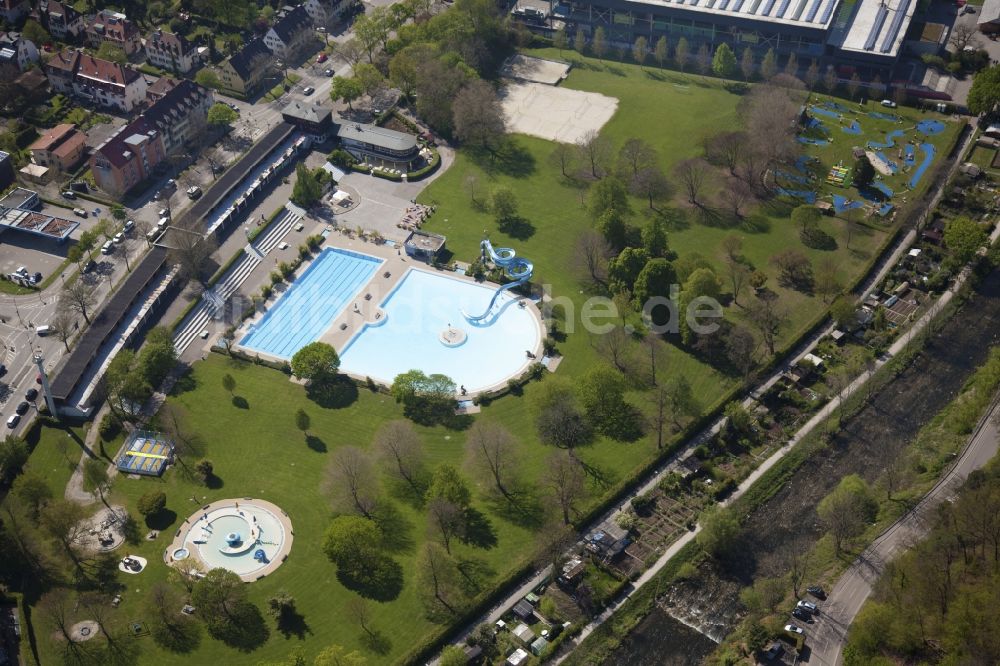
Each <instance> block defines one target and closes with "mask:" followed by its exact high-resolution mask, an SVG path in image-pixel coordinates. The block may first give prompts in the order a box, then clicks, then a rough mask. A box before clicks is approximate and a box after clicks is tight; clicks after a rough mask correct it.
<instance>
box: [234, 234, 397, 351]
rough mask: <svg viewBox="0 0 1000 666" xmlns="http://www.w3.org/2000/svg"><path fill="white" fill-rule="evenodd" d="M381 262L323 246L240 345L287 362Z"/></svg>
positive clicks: (326, 325)
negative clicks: (323, 248)
mask: <svg viewBox="0 0 1000 666" xmlns="http://www.w3.org/2000/svg"><path fill="white" fill-rule="evenodd" d="M381 264H382V260H381V259H377V258H376V257H371V256H368V255H366V254H359V253H357V252H351V251H350V250H341V249H338V248H329V247H328V248H326V249H325V250H323V251H322V252H321V253H320V255H319V256H318V257H316V259H314V260H313V262H312V264H311V265H310V266H309V268H307V269H306V271H305V273H303V274H302V275H301V276H300V277H299V278H298V279H297V280H295V282H294V283H292V285H291V286H290V287H289V288H288V290H287V291H286V292H285V293H284V294H282V296H281V298H279V299H278V302H277V303H275V304H274V305H273V306H272V307H271V309H270V310H268V311H267V313H266V314H265V315H264V318H263V319H261V320H260V321H259V322H258V323H257V324H256V325H254V326H252V327H251V328H250V332H249V333H247V334H246V335H245V336H244V337H243V339H242V340H240V344H241V345H242V346H244V347H246V348H248V349H252V350H255V351H260V352H263V353H265V354H270V355H271V356H276V357H278V358H283V359H291V358H292V356H293V355H294V354H295V352H297V351H298V350H300V349H302V348H303V347H305V346H306V345H307V344H309V343H310V342H314V341H316V340H318V339H319V338H320V336H321V335H323V333H324V332H326V330H327V329H328V328H330V325H331V324H332V323H333V320H334V319H336V318H337V315H339V314H340V313H341V311H342V310H343V309H344V307H345V306H346V305H347V303H348V302H349V301H351V300H353V299H354V298H355V297H356V296H357V295H358V292H360V291H361V289H362V288H363V287H364V286H365V285H366V284H368V281H369V280H370V279H371V277H372V275H374V274H375V271H376V270H378V267H379V266H380V265H381Z"/></svg>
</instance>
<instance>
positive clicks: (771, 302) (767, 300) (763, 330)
mask: <svg viewBox="0 0 1000 666" xmlns="http://www.w3.org/2000/svg"><path fill="white" fill-rule="evenodd" d="M747 312H748V314H749V316H750V323H752V324H753V325H754V327H755V328H756V329H757V332H758V333H760V336H761V339H762V340H763V341H764V345H765V346H766V347H767V353H768V354H769V355H771V356H773V355H774V347H775V342H776V340H777V336H778V331H780V330H781V327H782V326H783V325H784V324H785V321H786V319H787V317H786V314H785V311H784V309H783V308H780V307H779V306H778V301H777V299H776V298H773V297H764V298H761V297H759V296H758V297H757V298H756V299H755V300H754V304H753V305H752V306H751V307H750V308H748V310H747Z"/></svg>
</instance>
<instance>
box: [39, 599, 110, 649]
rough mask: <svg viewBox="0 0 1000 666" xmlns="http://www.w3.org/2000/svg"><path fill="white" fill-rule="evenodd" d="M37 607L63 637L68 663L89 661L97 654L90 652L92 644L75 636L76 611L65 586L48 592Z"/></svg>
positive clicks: (62, 641) (62, 644) (62, 643)
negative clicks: (74, 611)
mask: <svg viewBox="0 0 1000 666" xmlns="http://www.w3.org/2000/svg"><path fill="white" fill-rule="evenodd" d="M35 608H36V609H37V611H38V612H39V614H40V615H41V616H42V617H43V618H45V619H46V620H47V621H48V624H49V625H50V626H51V627H53V628H55V631H56V633H57V634H58V635H59V637H60V638H61V639H62V640H61V641H60V643H61V647H62V649H63V653H64V655H65V656H64V659H65V661H66V662H67V663H87V662H88V661H90V660H91V659H92V658H93V657H94V656H96V655H91V654H90V652H91V648H90V646H88V645H87V644H86V643H82V642H77V641H76V640H74V638H73V632H72V627H73V624H74V622H75V620H74V618H73V616H74V613H73V612H72V610H71V607H70V599H69V592H68V591H67V590H66V589H65V588H61V587H60V588H55V589H53V590H52V591H51V592H47V593H46V594H45V595H44V596H43V597H42V598H41V599H39V601H38V604H37V605H36V606H35Z"/></svg>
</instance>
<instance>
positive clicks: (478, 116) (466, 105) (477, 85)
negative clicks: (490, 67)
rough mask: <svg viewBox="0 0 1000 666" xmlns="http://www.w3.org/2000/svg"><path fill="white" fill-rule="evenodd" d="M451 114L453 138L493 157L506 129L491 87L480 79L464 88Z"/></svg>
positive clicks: (498, 101)
mask: <svg viewBox="0 0 1000 666" xmlns="http://www.w3.org/2000/svg"><path fill="white" fill-rule="evenodd" d="M452 114H453V115H454V125H455V136H457V137H458V138H459V139H460V140H461V141H463V142H465V143H467V144H470V145H473V146H477V147H479V148H481V149H483V150H487V151H489V153H490V154H491V155H495V154H496V150H497V148H498V147H499V145H500V143H501V142H502V141H503V138H504V136H505V134H506V131H507V129H506V124H505V122H504V115H503V107H502V106H501V104H500V100H499V99H497V93H496V90H494V88H493V86H491V85H490V84H489V83H487V82H486V81H483V80H482V79H474V80H472V81H470V82H469V83H467V84H465V86H463V87H462V89H461V90H460V91H459V92H458V95H457V96H456V97H455V100H454V102H453V103H452Z"/></svg>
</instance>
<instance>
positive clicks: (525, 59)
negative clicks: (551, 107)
mask: <svg viewBox="0 0 1000 666" xmlns="http://www.w3.org/2000/svg"><path fill="white" fill-rule="evenodd" d="M569 69H570V64H569V63H566V62H558V61H556V60H546V59H544V58H533V57H531V56H526V55H516V56H511V57H510V58H508V59H507V62H505V63H504V66H503V69H501V70H500V73H501V74H502V75H503V76H506V77H508V78H511V79H517V80H519V81H531V82H534V83H544V84H546V85H550V86H554V85H556V84H558V83H559V82H560V81H562V80H563V79H565V78H566V77H567V76H569Z"/></svg>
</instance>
